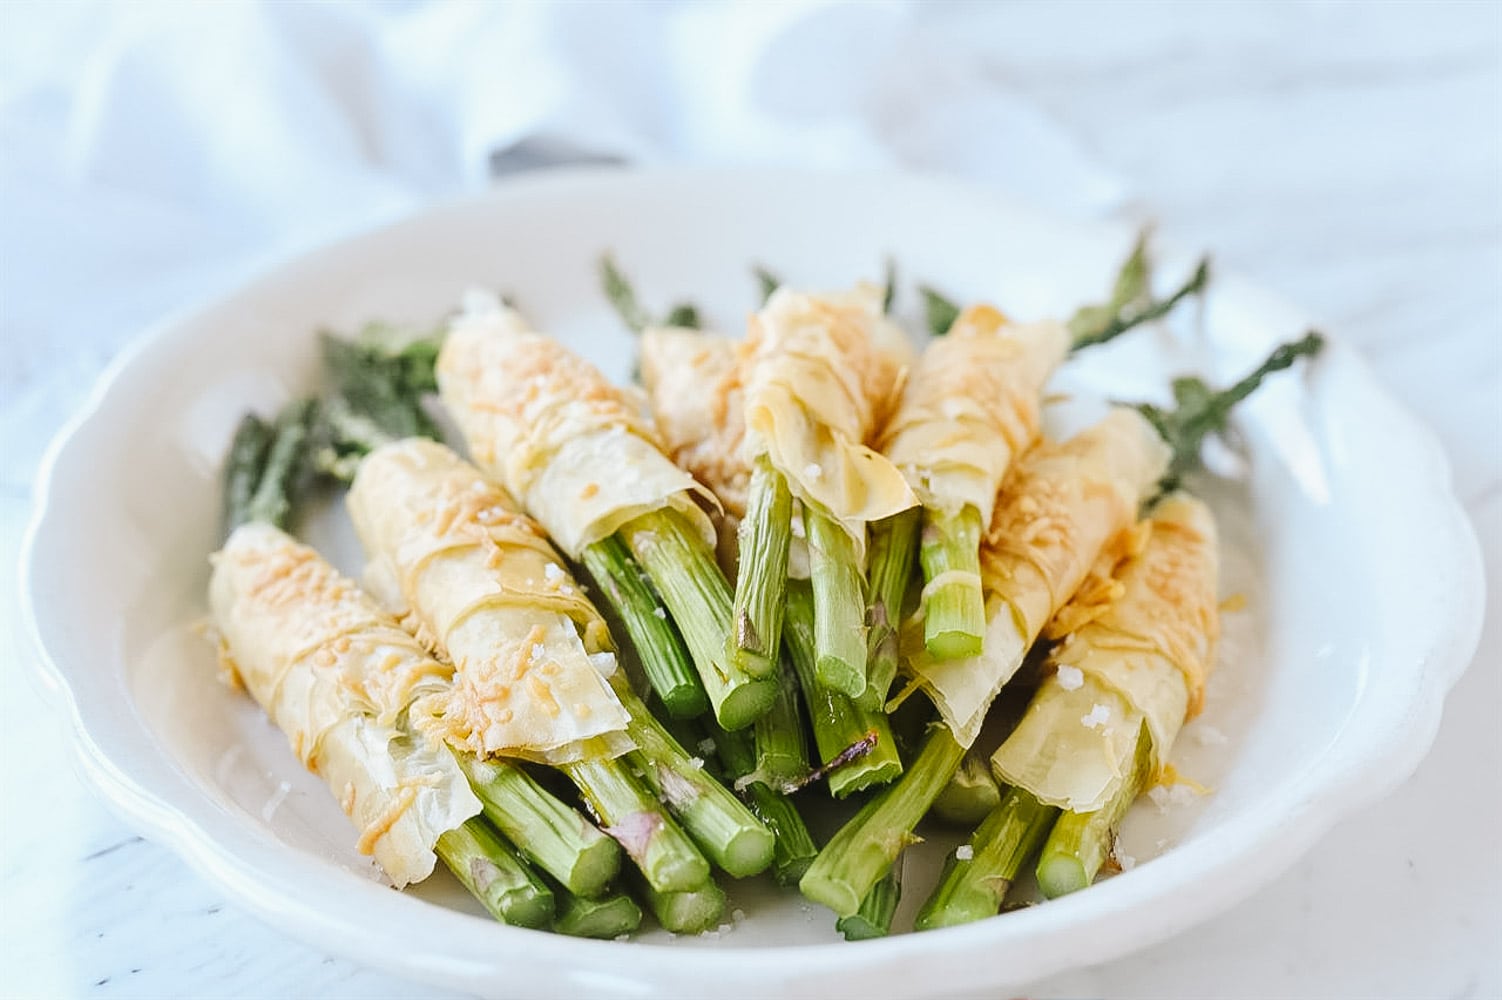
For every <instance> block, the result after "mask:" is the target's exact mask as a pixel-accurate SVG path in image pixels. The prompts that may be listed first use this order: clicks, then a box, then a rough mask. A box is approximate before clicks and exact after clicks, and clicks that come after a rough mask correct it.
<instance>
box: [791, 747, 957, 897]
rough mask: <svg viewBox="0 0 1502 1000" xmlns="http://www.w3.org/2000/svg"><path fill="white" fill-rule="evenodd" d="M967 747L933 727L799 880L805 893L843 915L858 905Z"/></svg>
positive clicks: (893, 858) (906, 841)
mask: <svg viewBox="0 0 1502 1000" xmlns="http://www.w3.org/2000/svg"><path fill="white" fill-rule="evenodd" d="M964 755H965V748H964V747H962V746H960V744H959V743H958V742H956V740H955V738H954V736H953V734H952V733H950V731H949V729H948V727H946V726H943V725H935V726H933V727H932V728H931V729H930V730H929V733H928V737H927V739H925V740H924V742H923V747H922V749H921V750H919V752H918V756H917V757H916V758H915V759H914V760H913V762H912V763H911V764H910V765H909V766H908V769H907V772H906V773H905V774H903V776H902V778H901V779H900V780H899V781H898V782H897V784H895V785H892V786H890V787H889V788H886V789H884V790H883V791H882V792H881V793H880V794H879V795H877V796H876V797H875V798H873V799H872V800H871V801H869V802H867V803H866V804H865V806H863V807H862V808H861V811H860V812H858V813H856V814H855V818H854V819H852V820H850V822H848V823H846V824H845V825H844V826H843V827H841V828H840V830H839V832H838V833H836V834H835V835H834V838H833V839H831V840H830V841H829V843H828V844H826V845H824V849H823V850H822V851H820V852H819V856H818V857H817V858H815V859H814V863H813V864H812V865H811V866H810V867H809V869H808V872H807V873H806V874H805V875H804V876H803V879H802V880H801V881H800V882H799V883H798V888H799V889H800V890H801V891H802V892H803V895H805V896H807V897H808V898H809V899H811V900H813V901H814V902H816V903H822V904H824V905H825V906H827V907H829V908H830V909H831V910H833V911H834V912H835V913H837V914H838V915H840V916H842V917H848V916H850V915H852V914H854V913H855V912H856V911H857V910H858V909H860V905H861V901H862V900H864V899H865V897H866V894H867V893H869V892H870V891H871V889H872V887H873V886H875V885H876V883H877V882H878V881H879V880H880V879H881V877H882V876H883V875H885V874H886V873H887V870H888V869H889V868H891V867H892V864H893V862H895V861H896V860H897V855H898V854H899V853H901V851H902V849H903V848H904V847H906V846H907V845H908V844H910V843H912V842H913V841H914V840H915V839H916V838H915V837H914V836H913V834H912V829H913V827H915V826H917V825H918V821H919V820H920V819H922V818H923V815H924V813H926V812H928V810H929V808H930V807H931V806H932V805H933V802H934V799H936V798H938V796H939V793H940V792H941V791H943V790H944V785H945V784H946V783H947V782H948V781H949V777H950V775H952V774H954V772H955V769H956V768H958V767H959V766H960V759H961V758H963V757H964Z"/></svg>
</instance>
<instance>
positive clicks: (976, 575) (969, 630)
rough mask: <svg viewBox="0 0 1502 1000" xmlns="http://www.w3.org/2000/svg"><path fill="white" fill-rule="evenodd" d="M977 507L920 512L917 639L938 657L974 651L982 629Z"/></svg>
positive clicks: (959, 656) (961, 655)
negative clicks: (920, 634)
mask: <svg viewBox="0 0 1502 1000" xmlns="http://www.w3.org/2000/svg"><path fill="white" fill-rule="evenodd" d="M981 527H982V526H981V523H980V511H978V510H976V509H975V508H974V507H971V506H969V505H968V504H967V505H966V506H965V507H963V508H961V510H960V511H959V512H958V513H956V514H946V513H943V512H941V511H938V510H926V511H924V518H923V545H922V547H921V548H920V549H919V559H920V561H921V562H922V564H923V579H925V580H927V581H929V583H928V585H927V586H925V587H924V588H923V598H924V599H923V643H924V645H925V646H926V647H927V648H928V651H929V652H930V653H931V654H933V655H934V656H936V657H938V658H939V659H942V660H958V659H963V658H964V657H967V656H979V655H980V651H981V635H982V634H983V633H984V632H985V630H986V602H985V598H984V596H983V595H982V593H981V586H980V538H981Z"/></svg>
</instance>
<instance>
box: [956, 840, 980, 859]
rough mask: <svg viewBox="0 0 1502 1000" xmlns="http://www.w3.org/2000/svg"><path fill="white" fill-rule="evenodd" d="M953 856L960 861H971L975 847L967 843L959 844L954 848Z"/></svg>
mask: <svg viewBox="0 0 1502 1000" xmlns="http://www.w3.org/2000/svg"><path fill="white" fill-rule="evenodd" d="M954 856H955V857H956V858H958V859H959V860H961V861H973V860H975V848H973V847H971V846H970V845H969V844H961V845H960V846H959V847H956V848H955V849H954Z"/></svg>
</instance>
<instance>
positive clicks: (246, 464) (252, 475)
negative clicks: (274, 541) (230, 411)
mask: <svg viewBox="0 0 1502 1000" xmlns="http://www.w3.org/2000/svg"><path fill="white" fill-rule="evenodd" d="M270 447H271V428H270V427H268V426H267V425H266V421H264V420H262V419H261V418H260V417H258V416H256V415H255V414H254V413H247V414H246V415H245V416H243V417H241V418H240V424H239V426H238V427H236V428H235V437H234V440H233V441H231V442H230V446H229V458H228V459H226V461H225V464H224V524H225V527H226V532H225V533H226V534H228V533H229V532H230V531H233V530H234V529H236V528H238V527H239V526H240V525H242V524H244V523H246V522H247V521H249V520H251V511H250V502H251V499H252V498H253V497H254V496H255V492H256V485H257V484H258V483H260V481H261V473H262V471H263V470H264V469H265V467H266V452H267V451H268V450H269V449H270Z"/></svg>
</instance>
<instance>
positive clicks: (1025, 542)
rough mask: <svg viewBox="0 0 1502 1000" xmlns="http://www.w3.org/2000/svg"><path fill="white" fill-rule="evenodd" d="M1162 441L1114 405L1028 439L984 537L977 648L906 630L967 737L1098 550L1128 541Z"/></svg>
mask: <svg viewBox="0 0 1502 1000" xmlns="http://www.w3.org/2000/svg"><path fill="white" fill-rule="evenodd" d="M1168 457H1169V455H1168V448H1167V446H1165V445H1164V444H1163V442H1162V440H1161V439H1160V438H1159V437H1158V434H1157V432H1156V431H1154V430H1153V428H1152V426H1151V425H1150V424H1148V423H1147V421H1146V420H1144V419H1143V418H1142V417H1141V416H1140V415H1139V414H1137V413H1136V412H1135V411H1133V410H1129V409H1125V408H1118V409H1115V410H1113V411H1112V412H1111V413H1110V414H1109V415H1108V416H1106V418H1105V419H1103V420H1101V421H1100V422H1099V423H1097V424H1096V425H1095V426H1093V427H1091V428H1090V429H1088V430H1086V431H1084V432H1082V433H1080V434H1078V435H1076V436H1075V437H1073V438H1071V439H1070V440H1068V441H1066V442H1064V443H1063V444H1052V443H1044V444H1040V445H1038V446H1037V447H1035V448H1033V449H1032V450H1031V451H1029V452H1028V453H1027V454H1026V455H1024V456H1023V457H1022V459H1021V460H1020V461H1019V462H1018V463H1017V464H1016V465H1015V466H1014V467H1013V469H1012V470H1011V472H1010V473H1009V474H1008V476H1007V479H1006V482H1005V484H1004V485H1003V487H1002V491H1001V496H1000V498H999V499H998V501H997V504H996V509H995V512H994V514H993V515H992V518H991V524H990V527H989V529H988V531H987V534H986V537H985V539H984V540H983V541H982V544H981V579H982V582H983V585H984V589H985V595H986V616H987V626H986V635H985V637H984V645H983V648H982V652H981V654H980V655H979V656H977V657H974V658H971V659H964V660H935V659H933V658H932V657H930V656H928V655H927V654H926V653H925V652H924V651H923V650H922V648H921V642H917V641H914V636H913V634H912V633H913V631H914V630H912V629H909V630H907V637H906V638H905V640H904V646H905V648H906V649H907V651H908V652H909V654H910V655H909V658H908V659H909V662H908V669H909V670H910V672H911V673H912V674H913V675H914V677H915V679H916V681H917V682H918V683H919V684H920V685H921V686H922V687H923V689H924V690H925V691H927V692H928V694H929V696H930V697H931V698H932V699H933V702H934V704H935V705H936V706H937V707H938V709H939V713H940V715H942V716H943V718H944V721H945V722H946V723H948V724H949V726H950V728H951V729H953V730H954V733H955V738H956V739H958V740H960V742H961V743H963V744H965V745H966V746H968V745H970V743H972V742H973V741H974V739H975V737H976V736H977V735H978V734H979V732H980V727H981V724H982V723H983V722H984V721H985V714H986V710H987V709H988V708H989V707H990V704H991V701H992V700H993V699H994V698H995V697H996V695H997V694H998V693H999V692H1000V691H1001V688H1002V686H1003V685H1004V684H1005V683H1006V682H1007V681H1008V680H1010V679H1011V678H1012V675H1013V674H1015V673H1016V672H1017V669H1018V668H1019V667H1020V666H1021V665H1022V660H1023V657H1024V656H1026V655H1027V651H1028V649H1029V648H1030V647H1031V646H1032V644H1033V643H1034V642H1036V641H1037V639H1038V637H1039V636H1040V635H1042V633H1043V629H1044V627H1045V626H1046V625H1047V624H1048V622H1049V620H1050V619H1051V618H1053V617H1054V615H1055V614H1057V613H1058V612H1059V610H1060V609H1061V608H1062V607H1063V606H1064V603H1065V602H1066V601H1068V600H1069V598H1070V597H1071V596H1073V594H1074V593H1075V592H1076V591H1077V590H1078V589H1079V588H1080V587H1081V585H1082V584H1084V583H1085V581H1086V580H1087V579H1088V578H1089V575H1090V571H1091V569H1092V567H1094V566H1096V565H1097V563H1098V562H1100V561H1101V560H1102V559H1105V560H1106V561H1107V563H1108V564H1109V563H1114V562H1115V561H1117V560H1118V559H1119V558H1120V557H1121V555H1122V554H1124V553H1125V552H1127V551H1129V550H1130V548H1131V547H1132V545H1133V544H1134V539H1135V538H1136V535H1135V533H1134V531H1133V530H1132V527H1133V524H1134V522H1135V521H1136V513H1137V506H1138V504H1139V503H1141V501H1142V499H1143V498H1144V496H1145V495H1146V494H1147V492H1148V490H1150V489H1151V488H1152V486H1153V485H1154V484H1155V483H1156V482H1157V481H1158V480H1159V478H1161V477H1162V475H1163V472H1164V470H1165V469H1166V468H1167V466H1168Z"/></svg>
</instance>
